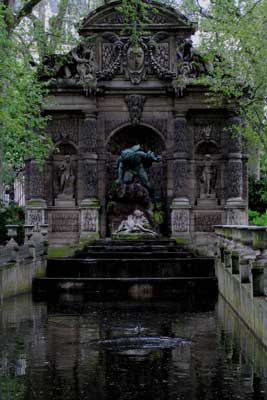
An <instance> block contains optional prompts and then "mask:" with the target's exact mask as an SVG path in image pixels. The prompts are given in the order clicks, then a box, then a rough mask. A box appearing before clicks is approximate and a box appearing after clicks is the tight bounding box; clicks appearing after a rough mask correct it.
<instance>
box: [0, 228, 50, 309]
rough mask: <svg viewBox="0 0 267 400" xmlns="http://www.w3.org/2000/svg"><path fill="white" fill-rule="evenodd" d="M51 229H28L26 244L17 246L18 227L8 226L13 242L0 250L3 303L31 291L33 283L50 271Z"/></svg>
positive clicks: (0, 283) (10, 241)
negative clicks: (48, 233) (47, 270)
mask: <svg viewBox="0 0 267 400" xmlns="http://www.w3.org/2000/svg"><path fill="white" fill-rule="evenodd" d="M47 228H48V226H47V225H42V226H40V228H38V229H36V228H35V229H34V227H33V226H29V225H26V226H25V242H24V244H22V245H18V243H17V242H16V237H17V231H18V225H7V230H8V237H9V241H8V242H7V244H6V245H5V246H0V301H2V300H3V299H4V298H6V297H10V296H14V295H17V294H20V293H25V292H27V291H30V290H31V288H32V280H33V279H34V278H36V277H42V276H44V275H45V271H46V258H47V249H48V242H47V232H48V229H47Z"/></svg>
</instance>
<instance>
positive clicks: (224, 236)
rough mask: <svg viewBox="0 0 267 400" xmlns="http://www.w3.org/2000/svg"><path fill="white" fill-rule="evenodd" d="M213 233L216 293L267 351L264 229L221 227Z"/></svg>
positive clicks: (266, 245) (266, 233)
mask: <svg viewBox="0 0 267 400" xmlns="http://www.w3.org/2000/svg"><path fill="white" fill-rule="evenodd" d="M215 233H216V235H217V257H216V275H217V278H218V288H219V292H220V293H221V294H222V296H223V297H224V298H225V299H226V301H227V302H228V303H229V304H230V305H231V307H232V308H233V309H234V310H235V312H236V313H237V314H238V315H239V317H240V318H241V319H242V320H243V321H244V322H245V324H246V325H247V326H248V327H249V328H250V329H251V330H252V332H253V333H254V334H255V335H256V337H257V338H258V339H259V340H260V341H261V342H262V344H263V345H264V346H265V347H267V296H266V294H265V293H266V292H265V287H264V286H265V285H264V270H265V269H266V267H267V229H266V227H256V226H230V225H221V226H217V227H215Z"/></svg>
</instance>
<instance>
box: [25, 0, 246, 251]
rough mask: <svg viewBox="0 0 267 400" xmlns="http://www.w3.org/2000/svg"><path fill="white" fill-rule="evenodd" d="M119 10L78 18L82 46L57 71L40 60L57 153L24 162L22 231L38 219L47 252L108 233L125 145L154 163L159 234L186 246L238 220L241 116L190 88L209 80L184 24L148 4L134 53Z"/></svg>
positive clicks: (242, 209)
mask: <svg viewBox="0 0 267 400" xmlns="http://www.w3.org/2000/svg"><path fill="white" fill-rule="evenodd" d="M118 5H119V2H118V3H114V2H113V3H109V4H107V5H105V6H103V7H101V8H99V9H97V10H96V11H94V12H92V13H91V14H89V15H88V17H87V18H85V19H84V21H83V25H82V28H81V30H80V35H81V42H80V44H79V45H78V46H77V47H76V48H75V49H73V50H72V51H71V52H70V54H69V57H68V59H67V60H66V61H65V63H64V64H61V65H60V64H58V63H57V62H56V57H55V59H53V58H51V59H50V60H48V61H47V65H46V68H47V69H51V70H52V71H53V73H54V79H53V82H52V84H51V94H52V95H53V101H52V102H51V106H50V107H48V108H47V112H48V113H49V114H50V115H51V116H52V119H51V121H50V123H49V126H48V128H47V129H48V133H49V135H50V136H51V137H52V139H53V141H54V142H55V144H56V145H57V148H58V151H57V152H55V153H54V154H52V155H51V156H50V158H49V159H48V160H47V161H46V163H45V167H44V170H43V172H40V171H39V170H38V168H37V167H36V164H35V162H34V161H33V160H29V161H28V163H27V185H26V186H27V190H26V192H27V193H26V197H27V207H26V214H27V215H26V218H27V221H26V223H27V224H29V225H38V224H44V223H48V225H49V241H50V243H51V244H52V245H54V246H57V245H58V246H60V245H69V244H78V243H79V242H80V241H82V240H84V239H85V240H86V239H88V238H96V237H102V238H104V237H107V236H110V235H111V233H112V230H113V229H116V227H118V225H119V223H120V222H121V221H122V220H123V219H125V215H121V218H120V217H118V218H117V220H116V223H115V225H116V224H117V225H116V226H115V227H113V226H112V223H113V222H112V223H111V222H110V219H109V209H110V207H111V205H113V206H114V202H113V199H112V198H111V197H110V193H111V192H112V188H113V183H114V181H115V180H116V177H117V166H116V161H117V159H118V157H119V154H120V152H121V150H123V149H125V148H129V147H131V146H133V145H135V144H140V145H141V146H142V149H144V150H145V151H149V150H150V151H153V152H155V153H157V154H159V155H160V156H161V161H160V162H158V163H155V164H153V165H152V167H151V168H150V181H151V183H152V184H153V186H154V188H155V191H156V193H157V199H158V202H159V203H160V204H161V207H163V209H164V213H163V215H164V224H163V225H164V227H163V228H160V229H162V232H161V233H162V234H163V235H170V236H172V237H176V238H178V240H181V242H183V241H187V240H193V241H194V242H195V243H197V242H198V241H203V240H204V241H205V240H208V238H209V234H210V232H212V231H213V225H220V224H244V223H246V222H247V156H246V154H245V148H244V144H243V143H242V141H241V140H240V138H237V137H233V135H232V134H231V126H232V125H235V124H240V118H239V117H238V115H237V113H236V110H235V109H234V108H233V107H231V106H227V107H226V106H225V107H224V108H219V107H216V106H215V105H213V104H212V103H209V102H208V101H207V96H206V94H207V92H208V89H207V88H206V87H204V86H200V85H196V84H193V79H194V78H196V77H199V76H201V75H203V74H208V73H209V66H208V65H206V64H205V63H204V61H203V60H202V59H201V57H200V56H199V55H198V54H196V52H195V51H194V49H193V47H192V42H191V41H190V37H191V35H192V34H193V33H194V31H195V26H194V25H192V24H190V23H189V22H188V21H187V20H186V18H185V17H184V16H182V15H180V14H179V13H177V12H176V11H174V10H173V9H172V8H169V7H165V6H162V5H159V4H155V5H154V7H155V8H157V9H158V12H157V13H156V14H151V23H150V24H149V26H148V27H147V31H149V32H150V33H149V35H147V36H145V37H143V38H142V39H141V40H140V42H139V47H138V49H134V48H133V47H132V46H131V43H130V41H129V37H127V35H125V34H124V33H122V28H123V16H122V15H121V14H119V12H118V11H117V9H116V7H117V6H118ZM59 65H60V66H59ZM135 184H136V185H138V182H136V183H135ZM139 186H140V184H139ZM115 208H116V204H115ZM133 208H134V206H133ZM131 211H132V210H131ZM129 213H130V211H129ZM122 214H123V213H122ZM112 221H113V220H112Z"/></svg>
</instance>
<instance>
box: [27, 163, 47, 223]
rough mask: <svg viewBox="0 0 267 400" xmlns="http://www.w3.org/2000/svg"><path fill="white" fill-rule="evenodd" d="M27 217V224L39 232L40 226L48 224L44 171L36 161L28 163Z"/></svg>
mask: <svg viewBox="0 0 267 400" xmlns="http://www.w3.org/2000/svg"><path fill="white" fill-rule="evenodd" d="M26 199H27V201H26V207H25V211H26V213H25V214H26V215H25V219H26V221H25V223H26V224H27V225H33V226H34V230H39V228H40V225H42V224H46V223H47V204H46V200H45V190H44V171H43V170H42V169H40V168H39V167H38V166H37V164H36V162H35V161H34V160H28V161H27V163H26Z"/></svg>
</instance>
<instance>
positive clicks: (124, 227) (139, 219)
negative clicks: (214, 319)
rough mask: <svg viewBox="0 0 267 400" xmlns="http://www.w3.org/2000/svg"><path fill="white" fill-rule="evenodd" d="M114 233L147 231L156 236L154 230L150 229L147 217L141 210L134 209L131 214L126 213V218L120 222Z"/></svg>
mask: <svg viewBox="0 0 267 400" xmlns="http://www.w3.org/2000/svg"><path fill="white" fill-rule="evenodd" d="M115 233H116V234H118V233H122V234H131V233H141V234H142V233H143V234H144V233H147V234H149V235H152V236H158V234H157V233H156V232H154V231H152V229H150V224H149V221H148V219H147V218H146V217H145V215H144V213H143V211H140V210H135V211H134V212H133V214H131V215H128V217H127V219H125V220H123V221H122V222H121V223H120V225H119V227H118V229H117V230H116V232H115Z"/></svg>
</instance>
